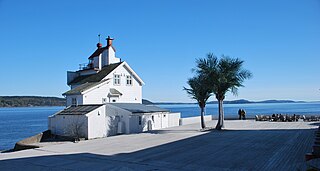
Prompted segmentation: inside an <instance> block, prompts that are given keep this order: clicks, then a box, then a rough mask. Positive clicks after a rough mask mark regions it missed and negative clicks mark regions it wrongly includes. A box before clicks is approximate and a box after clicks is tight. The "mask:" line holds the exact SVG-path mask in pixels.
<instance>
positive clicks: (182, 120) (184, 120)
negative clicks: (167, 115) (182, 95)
mask: <svg viewBox="0 0 320 171" xmlns="http://www.w3.org/2000/svg"><path fill="white" fill-rule="evenodd" d="M211 120H212V115H206V116H204V121H211ZM194 123H200V116H195V117H189V118H180V123H179V125H187V124H194Z"/></svg>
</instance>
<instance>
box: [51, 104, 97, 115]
mask: <svg viewBox="0 0 320 171" xmlns="http://www.w3.org/2000/svg"><path fill="white" fill-rule="evenodd" d="M100 106H102V104H97V105H79V106H69V107H67V108H65V109H64V110H62V111H60V112H58V113H56V114H55V115H85V114H87V113H89V112H91V111H93V110H95V109H97V108H99V107H100Z"/></svg>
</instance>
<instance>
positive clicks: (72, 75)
mask: <svg viewBox="0 0 320 171" xmlns="http://www.w3.org/2000/svg"><path fill="white" fill-rule="evenodd" d="M78 76H79V73H77V72H72V71H67V84H69V83H70V82H71V81H73V80H74V79H75V78H76V77H78Z"/></svg>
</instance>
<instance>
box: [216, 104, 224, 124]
mask: <svg viewBox="0 0 320 171" xmlns="http://www.w3.org/2000/svg"><path fill="white" fill-rule="evenodd" d="M218 103H219V118H218V123H217V126H216V129H217V130H221V129H223V128H224V112H223V100H221V99H218Z"/></svg>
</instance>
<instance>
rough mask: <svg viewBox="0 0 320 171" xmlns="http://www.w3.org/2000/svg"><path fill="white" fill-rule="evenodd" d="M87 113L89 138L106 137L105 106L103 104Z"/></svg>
mask: <svg viewBox="0 0 320 171" xmlns="http://www.w3.org/2000/svg"><path fill="white" fill-rule="evenodd" d="M86 115H87V117H88V139H93V138H102V137H106V136H107V130H106V126H105V124H106V112H105V106H101V107H99V108H97V109H95V110H93V111H91V112H90V113H88V114H86Z"/></svg>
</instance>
